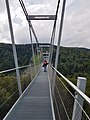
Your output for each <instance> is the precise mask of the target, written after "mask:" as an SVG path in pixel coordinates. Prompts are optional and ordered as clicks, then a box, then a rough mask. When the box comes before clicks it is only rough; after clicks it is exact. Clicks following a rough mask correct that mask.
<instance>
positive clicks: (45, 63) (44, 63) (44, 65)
mask: <svg viewBox="0 0 90 120" xmlns="http://www.w3.org/2000/svg"><path fill="white" fill-rule="evenodd" d="M47 65H48V62H47V61H46V60H44V62H43V67H44V72H47V70H46V69H47Z"/></svg>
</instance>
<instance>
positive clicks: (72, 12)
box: [0, 0, 90, 49]
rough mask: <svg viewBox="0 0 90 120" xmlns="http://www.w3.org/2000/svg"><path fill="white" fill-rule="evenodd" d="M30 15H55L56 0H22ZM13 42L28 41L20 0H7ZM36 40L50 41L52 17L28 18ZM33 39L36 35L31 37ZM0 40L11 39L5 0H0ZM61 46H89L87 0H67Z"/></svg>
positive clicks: (27, 28)
mask: <svg viewBox="0 0 90 120" xmlns="http://www.w3.org/2000/svg"><path fill="white" fill-rule="evenodd" d="M23 1H24V3H25V6H26V9H27V11H28V14H29V15H31V14H32V15H37V14H42V15H43V14H44V15H45V14H50V15H55V11H56V6H57V2H58V1H57V0H23ZM62 2H63V0H61V3H60V8H59V13H58V19H57V26H56V35H55V43H54V44H57V41H58V34H59V25H60V19H61V8H62ZM9 4H10V11H11V18H12V25H13V31H14V39H15V43H16V44H28V43H30V37H29V27H28V23H27V21H26V18H25V16H24V13H23V11H22V8H21V6H20V4H19V0H9ZM31 22H32V25H33V27H34V30H35V32H36V35H37V38H38V41H39V42H41V43H43V42H44V43H50V38H51V33H52V29H53V23H54V21H31ZM33 42H35V39H34V37H33ZM0 43H11V38H10V32H9V25H8V17H7V11H6V4H5V0H0ZM60 45H61V46H65V47H84V48H89V49H90V0H66V8H65V16H64V24H63V30H62V37H61V43H60Z"/></svg>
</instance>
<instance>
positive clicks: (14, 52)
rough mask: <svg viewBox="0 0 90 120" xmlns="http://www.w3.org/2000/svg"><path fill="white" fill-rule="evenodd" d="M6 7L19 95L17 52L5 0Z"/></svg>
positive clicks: (7, 3)
mask: <svg viewBox="0 0 90 120" xmlns="http://www.w3.org/2000/svg"><path fill="white" fill-rule="evenodd" d="M6 7H7V14H8V21H9V28H10V34H11V40H12V49H13V56H14V63H15V67H16V77H17V83H18V90H19V95H21V94H22V89H21V82H20V74H19V69H18V60H17V52H16V47H15V42H14V34H13V27H12V22H11V15H10V8H9V2H8V0H6Z"/></svg>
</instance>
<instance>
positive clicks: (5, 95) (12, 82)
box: [0, 64, 40, 120]
mask: <svg viewBox="0 0 90 120" xmlns="http://www.w3.org/2000/svg"><path fill="white" fill-rule="evenodd" d="M36 68H37V70H36V73H38V71H39V69H40V65H36ZM18 69H19V72H20V82H21V88H22V92H23V91H24V90H25V89H26V88H27V86H28V85H29V84H30V82H31V81H32V80H33V78H34V77H35V75H36V73H35V70H34V66H33V65H31V64H29V65H26V66H22V67H18ZM15 70H16V68H13V69H10V70H5V71H1V72H0V120H2V119H3V117H4V116H5V115H6V114H7V112H8V111H9V110H10V108H11V107H12V105H13V104H14V103H15V102H16V100H17V99H18V98H19V91H18V85H17V80H16V71H15Z"/></svg>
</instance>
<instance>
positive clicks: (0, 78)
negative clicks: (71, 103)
mask: <svg viewBox="0 0 90 120" xmlns="http://www.w3.org/2000/svg"><path fill="white" fill-rule="evenodd" d="M16 50H17V56H18V64H19V66H23V65H28V64H29V62H30V60H31V57H32V50H31V45H29V44H27V45H16ZM34 51H36V45H35V44H34ZM59 53H60V54H59V62H58V70H59V71H60V72H61V73H62V74H63V75H65V76H66V77H67V78H69V80H71V81H72V82H74V83H75V84H76V79H77V77H78V76H83V77H86V78H87V88H86V94H87V95H88V96H89V97H90V49H85V48H68V47H61V48H60V52H59ZM55 54H56V46H54V52H53V59H52V64H54V62H55ZM13 67H15V66H14V59H13V52H12V46H11V45H10V44H3V43H1V44H0V71H3V70H7V69H11V68H13ZM27 77H28V76H27V74H26V73H25V71H22V74H21V82H22V83H23V87H25V86H26V85H27V82H28V81H26V80H25V79H27ZM28 78H29V77H28ZM28 83H29V82H28ZM16 85H17V83H16V77H15V72H14V73H13V72H12V74H11V73H10V74H6V73H5V74H0V109H1V111H0V114H1V115H2V116H1V115H0V120H2V118H3V116H4V115H5V114H6V113H7V111H8V110H9V108H10V107H11V104H13V103H14V101H15V99H17V98H18V94H14V96H12V98H10V100H9V102H6V103H5V105H3V106H1V105H2V103H3V101H5V100H7V99H8V98H9V97H10V96H11V95H12V94H13V91H15V90H16V89H17V88H16ZM7 86H9V87H7ZM16 92H17V91H16ZM2 111H4V112H2ZM2 113H3V114H2Z"/></svg>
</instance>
